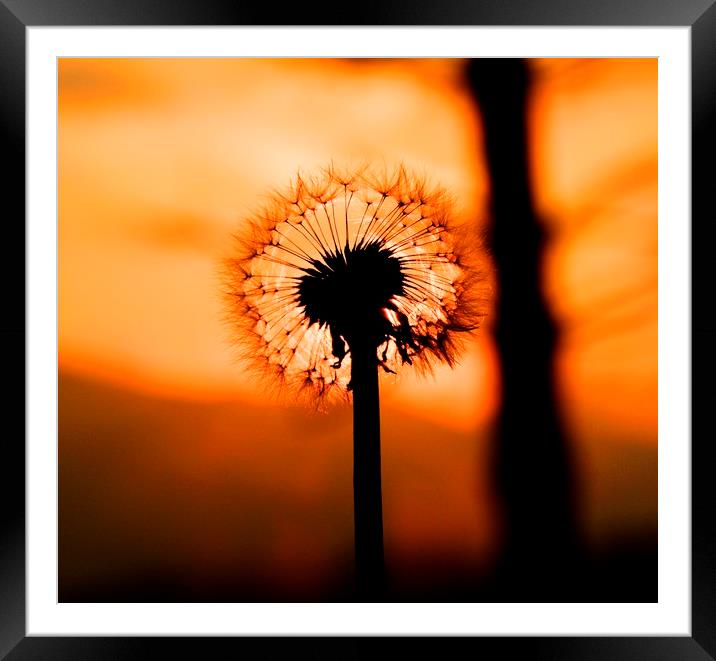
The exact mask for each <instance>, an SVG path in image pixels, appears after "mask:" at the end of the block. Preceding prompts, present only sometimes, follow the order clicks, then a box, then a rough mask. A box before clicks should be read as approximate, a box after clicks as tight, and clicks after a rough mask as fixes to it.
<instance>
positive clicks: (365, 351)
mask: <svg viewBox="0 0 716 661" xmlns="http://www.w3.org/2000/svg"><path fill="white" fill-rule="evenodd" d="M451 212H452V203H451V200H450V198H449V197H448V195H447V194H446V192H445V191H444V190H442V189H440V188H429V187H428V186H427V184H426V182H425V181H424V180H422V179H420V178H418V177H415V176H414V175H412V174H410V173H408V172H407V171H406V170H405V168H402V167H401V168H398V169H396V170H395V172H393V173H390V174H385V173H383V174H375V173H371V172H369V171H367V170H366V169H365V168H364V169H362V170H359V171H357V172H352V173H343V172H340V171H338V170H337V169H336V168H334V167H331V168H328V169H326V170H324V171H322V172H321V173H320V175H319V176H316V177H306V176H301V175H299V176H297V177H296V179H295V180H294V181H293V182H292V184H291V185H290V186H289V187H288V189H287V190H285V191H282V192H277V193H275V194H274V195H273V197H272V198H271V201H270V205H269V206H267V207H266V208H265V209H264V210H263V211H262V212H261V213H259V214H257V215H256V216H254V217H253V218H251V219H250V221H249V222H247V223H246V224H245V228H244V231H243V232H242V233H241V234H240V235H238V236H237V243H238V249H237V254H236V256H234V257H233V258H231V259H229V260H227V263H226V264H227V269H226V271H227V276H228V283H227V284H228V293H227V296H228V300H229V304H230V320H231V322H232V324H233V325H234V327H236V328H237V330H238V333H237V341H238V343H239V345H240V346H241V348H242V350H243V353H244V354H245V355H246V356H247V357H248V358H250V360H251V361H252V362H253V364H254V365H255V366H256V367H258V368H259V370H260V372H261V373H262V374H265V375H269V376H270V377H271V380H272V381H273V382H274V383H275V384H276V385H280V386H283V387H285V388H287V389H290V390H293V391H294V392H295V393H297V394H299V395H303V396H308V397H309V398H311V399H313V400H314V401H316V402H325V401H328V400H330V399H331V398H334V397H335V396H344V397H345V396H347V395H348V393H349V392H350V393H352V397H353V444H354V469H353V470H354V473H353V483H354V519H355V521H354V523H355V548H356V573H357V579H358V586H359V588H360V589H361V591H362V592H363V594H365V595H367V596H368V595H373V596H375V595H377V594H379V593H380V591H381V589H382V587H383V584H384V583H383V581H384V563H383V524H382V495H381V472H380V415H379V399H378V371H379V370H380V369H382V370H383V371H385V372H389V373H397V371H398V369H399V368H400V367H401V366H402V365H406V364H407V365H414V366H416V367H417V368H418V369H423V370H425V369H428V370H429V369H430V367H431V366H432V365H433V364H434V363H436V362H446V363H448V364H449V365H451V366H452V365H454V363H455V361H456V358H457V355H458V352H459V350H460V342H461V339H460V338H461V337H464V336H465V335H466V334H467V333H469V332H470V331H473V330H475V329H476V328H478V326H479V324H480V321H481V319H482V317H483V316H484V301H485V296H484V292H485V288H484V287H482V286H481V285H482V284H484V283H485V277H484V274H483V272H482V270H481V269H479V268H476V267H475V266H474V264H477V263H479V262H478V260H477V259H476V257H478V255H477V247H475V246H474V239H469V238H468V236H469V235H468V234H467V233H463V232H461V231H460V230H459V229H458V228H456V227H455V226H454V224H453V222H452V220H451ZM461 242H462V243H461ZM468 245H469V246H472V247H473V248H475V249H474V250H472V251H470V250H468V249H467V246H468Z"/></svg>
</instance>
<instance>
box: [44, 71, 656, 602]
mask: <svg viewBox="0 0 716 661" xmlns="http://www.w3.org/2000/svg"><path fill="white" fill-rule="evenodd" d="M463 67H464V62H462V61H458V60H447V61H444V60H392V61H391V60H355V61H350V60H322V59H308V60H273V59H267V60H251V59H161V58H160V59H61V60H60V61H59V64H58V73H59V157H58V158H59V398H60V417H59V449H60V454H59V461H60V521H59V523H60V599H61V600H62V597H63V591H66V593H67V594H73V595H82V594H96V592H97V591H100V592H101V589H102V587H103V586H107V587H108V588H114V587H116V586H118V585H139V584H141V583H142V582H143V581H144V582H146V581H149V582H151V583H153V584H157V585H161V586H164V587H167V586H169V587H167V589H170V591H171V590H175V591H176V594H178V595H181V594H182V590H184V589H186V590H189V591H191V590H199V589H202V588H204V587H208V588H211V586H214V585H220V584H221V583H222V582H224V581H227V580H228V581H229V582H231V581H235V582H236V583H237V584H242V585H248V586H249V588H248V589H249V590H251V589H253V590H255V591H256V593H257V594H259V596H264V595H268V596H270V594H271V592H270V586H279V585H280V586H281V587H280V591H281V594H282V595H283V596H286V595H289V596H291V595H297V596H300V595H301V594H303V592H302V591H305V590H308V589H311V588H312V587H315V586H316V585H318V586H320V585H332V584H334V583H335V582H340V581H341V580H343V579H342V577H343V576H344V575H345V574H346V572H350V564H351V562H352V486H351V484H352V483H351V475H352V440H351V413H350V408H349V407H348V406H337V407H332V408H331V409H329V410H328V411H326V412H323V413H319V414H316V413H312V412H310V411H305V410H303V409H301V408H299V407H297V406H296V405H295V404H293V403H291V402H286V401H279V400H276V399H275V398H273V397H272V396H271V395H270V394H269V393H266V392H265V391H264V389H263V388H259V387H258V386H257V384H256V383H254V382H252V380H251V379H250V378H247V377H246V375H245V369H244V368H243V367H242V366H241V365H240V364H237V363H236V361H235V359H234V355H235V352H234V350H233V349H232V347H231V345H230V341H229V340H230V338H231V333H230V331H229V330H228V329H227V328H226V326H225V324H224V322H223V321H222V319H223V316H224V310H223V307H222V306H223V303H222V299H221V295H220V294H221V292H220V285H219V275H218V267H219V262H220V260H221V259H222V257H224V256H225V255H226V254H227V251H230V249H231V238H230V237H231V233H232V232H233V231H235V230H236V228H237V227H238V225H239V224H240V223H241V222H242V218H245V217H246V216H247V215H248V214H249V213H250V212H251V211H252V210H253V209H255V208H256V206H257V205H259V204H260V203H261V201H262V199H263V198H262V196H264V195H265V194H266V193H267V192H269V191H270V190H271V189H272V188H273V187H276V186H281V185H283V184H285V183H287V181H288V179H289V178H290V177H291V176H293V175H294V174H295V172H296V170H297V169H298V168H299V167H300V168H301V169H303V170H306V171H310V170H311V169H313V168H317V167H320V166H323V165H326V164H327V163H329V162H331V161H334V162H336V163H344V162H349V163H350V162H357V161H360V162H365V161H368V162H371V161H378V162H380V163H387V164H393V163H395V162H404V163H405V164H406V165H408V166H410V167H413V168H415V169H417V170H418V171H420V172H426V173H429V176H430V177H431V178H432V179H433V180H435V181H438V182H440V183H441V184H443V185H444V186H446V187H447V188H449V189H450V190H451V191H452V192H453V193H454V194H455V196H456V198H457V200H458V201H459V209H458V215H459V217H460V218H461V219H462V220H464V221H466V222H471V223H474V224H475V227H476V230H484V229H486V228H488V227H489V222H490V219H489V213H488V206H487V204H488V196H489V190H488V179H487V173H486V164H485V162H484V158H483V155H482V152H481V144H482V134H481V126H480V116H479V109H478V108H476V107H475V106H474V104H473V101H472V99H471V97H470V95H469V93H468V91H467V90H466V88H465V87H464V83H463V78H462V76H463ZM530 68H531V73H532V78H533V93H532V96H531V100H530V107H529V130H530V136H531V142H530V158H531V169H532V176H533V180H532V184H533V192H534V197H535V203H536V206H537V211H538V214H539V216H540V217H541V218H542V219H543V222H544V224H545V226H546V228H547V229H548V231H549V243H548V250H547V254H546V259H545V267H544V286H545V291H546V293H547V295H548V300H549V302H550V304H551V306H552V311H553V314H554V315H555V317H556V319H557V320H558V323H559V326H560V331H561V340H560V346H559V351H558V357H557V364H556V369H557V374H558V382H559V388H560V402H561V406H562V412H563V415H564V419H565V423H566V425H567V429H568V436H569V439H570V442H571V444H572V449H573V452H574V454H575V457H576V459H577V473H578V488H579V511H580V519H581V521H582V525H583V531H584V534H585V535H586V538H587V539H588V540H589V541H590V543H591V544H593V545H595V546H599V545H608V544H610V543H611V542H612V541H613V540H615V539H617V538H619V537H620V536H629V535H635V536H638V535H641V534H651V533H653V532H654V531H655V530H656V514H657V512H656V479H657V471H656V467H657V464H656V445H657V405H656V402H657V184H656V182H657V103H656V100H657V61H656V60H629V59H613V60H608V59H596V60H581V59H580V60H568V59H551V60H533V61H531V62H530ZM499 386H500V383H499V364H498V360H497V355H496V351H495V346H494V343H493V340H492V338H491V335H490V328H489V323H488V325H487V326H486V327H485V329H483V331H482V332H481V334H480V336H479V337H477V338H476V339H475V340H474V341H473V342H472V343H471V344H470V348H469V350H468V351H467V352H466V353H465V355H464V356H463V359H462V360H461V362H460V365H459V366H458V367H457V368H456V369H455V370H450V369H449V368H445V369H439V370H438V371H437V372H436V374H435V377H434V378H421V377H418V376H416V375H414V374H412V373H411V372H410V369H409V368H408V369H405V370H404V371H403V372H402V373H401V374H400V375H399V376H398V377H397V378H396V377H392V376H387V375H385V376H384V377H382V382H381V388H382V393H381V396H382V425H383V434H382V435H383V440H382V445H383V479H384V487H383V489H384V493H383V499H384V524H385V550H386V562H387V564H388V569H389V571H390V573H391V576H392V577H394V580H395V581H396V583H397V584H402V585H405V586H410V585H413V584H415V583H416V582H418V583H420V584H421V585H429V583H430V581H431V580H436V581H437V580H449V579H450V576H454V578H455V580H458V579H460V580H463V579H464V577H465V576H475V577H479V576H482V575H484V574H485V573H486V572H489V568H490V565H491V563H492V562H493V560H494V556H495V553H496V552H497V551H498V549H499V543H500V517H499V510H498V505H497V501H496V496H495V494H494V493H493V491H492V485H491V481H490V476H489V460H490V452H491V445H490V444H491V442H492V422H493V420H494V417H495V415H496V412H497V408H498V406H499ZM435 567H441V568H442V569H441V571H437V572H436V571H434V568H435ZM431 575H434V577H435V578H434V579H432V578H431ZM446 577H447V578H446ZM267 586H269V587H267ZM277 589H278V588H277ZM93 590H94V591H95V592H92V591H93Z"/></svg>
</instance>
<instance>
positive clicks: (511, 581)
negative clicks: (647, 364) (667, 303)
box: [468, 59, 579, 601]
mask: <svg viewBox="0 0 716 661" xmlns="http://www.w3.org/2000/svg"><path fill="white" fill-rule="evenodd" d="M468 81H469V85H470V88H471V91H472V93H473V95H474V97H475V100H476V102H477V104H478V107H479V110H480V112H481V114H482V120H483V127H484V134H485V148H486V157H487V162H488V166H489V172H490V178H491V191H492V199H491V204H492V220H493V225H492V234H491V236H492V250H493V255H494V259H495V262H496V267H497V278H498V294H499V300H498V304H497V325H496V340H497V345H498V349H499V354H500V361H501V367H502V406H501V411H500V414H499V420H498V430H497V445H496V448H495V461H496V466H495V475H496V478H497V490H498V493H499V497H500V499H501V506H502V516H503V523H504V526H505V529H504V533H505V537H504V547H503V554H502V565H501V569H502V572H501V573H500V590H507V591H508V592H507V594H508V596H509V595H510V594H511V595H517V599H518V600H521V601H526V600H537V601H541V600H545V601H553V600H555V599H558V600H559V599H562V598H563V595H565V594H566V593H567V592H569V591H570V589H572V588H574V587H576V586H574V585H573V583H574V574H573V572H574V569H575V568H576V566H577V562H578V561H579V552H578V549H579V535H578V533H577V521H576V516H575V511H576V508H575V498H574V493H573V491H574V490H573V475H572V467H571V463H570V458H569V448H568V447H567V444H566V443H565V438H564V435H563V431H562V427H561V424H560V420H559V415H558V407H557V401H556V395H555V384H554V353H555V346H556V343H557V328H556V326H555V324H554V322H553V320H552V317H551V315H550V312H549V308H548V306H547V303H546V301H545V300H544V296H543V293H542V288H541V285H542V279H543V278H542V273H543V271H542V261H541V258H542V249H543V242H544V235H543V230H542V227H541V225H540V223H539V221H538V219H537V217H536V214H535V211H534V208H533V203H532V196H531V192H530V178H529V163H528V153H527V144H528V142H527V140H528V138H527V128H526V127H527V124H526V102H527V98H528V87H529V81H528V71H527V68H526V64H525V62H524V61H523V60H521V59H473V60H470V64H469V65H468ZM510 598H512V597H510Z"/></svg>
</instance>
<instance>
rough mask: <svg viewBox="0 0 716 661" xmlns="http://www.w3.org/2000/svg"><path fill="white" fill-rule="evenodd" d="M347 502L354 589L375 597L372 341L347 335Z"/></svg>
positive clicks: (378, 497)
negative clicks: (349, 491) (349, 461)
mask: <svg viewBox="0 0 716 661" xmlns="http://www.w3.org/2000/svg"><path fill="white" fill-rule="evenodd" d="M348 345H349V347H350V350H351V365H352V367H351V384H352V389H353V508H354V527H355V539H354V543H355V563H356V581H357V587H358V594H359V596H360V597H362V598H365V599H369V600H370V599H377V598H380V596H381V595H382V594H383V592H384V589H385V563H384V558H383V497H382V489H381V470H380V403H379V395H378V364H377V359H376V347H375V346H372V343H371V342H366V341H365V340H364V339H363V338H353V339H352V340H349V342H348Z"/></svg>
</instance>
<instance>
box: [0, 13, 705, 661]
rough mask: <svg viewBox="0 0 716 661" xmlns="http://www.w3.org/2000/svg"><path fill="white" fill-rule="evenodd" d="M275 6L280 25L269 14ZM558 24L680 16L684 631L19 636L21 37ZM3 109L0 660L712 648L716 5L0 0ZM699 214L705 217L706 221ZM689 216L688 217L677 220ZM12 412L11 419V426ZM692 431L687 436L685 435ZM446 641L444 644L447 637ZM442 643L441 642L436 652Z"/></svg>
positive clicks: (646, 654) (676, 654) (556, 655)
mask: <svg viewBox="0 0 716 661" xmlns="http://www.w3.org/2000/svg"><path fill="white" fill-rule="evenodd" d="M277 17H280V18H281V22H280V23H277V22H276V19H277ZM276 24H279V25H529V26H537V25H559V26H578V25H579V26H616V25H623V26H639V25H643V26H690V28H691V56H692V71H691V76H692V87H691V89H692V224H691V235H692V319H691V323H692V366H693V367H692V430H693V431H692V439H691V448H692V566H691V570H692V628H691V632H692V635H691V637H688V636H684V637H653V638H648V637H614V638H609V637H554V638H550V637H535V638H526V637H517V638H493V637H485V638H470V639H459V640H458V639H454V638H452V639H440V640H436V639H420V640H417V641H414V640H408V639H394V638H381V639H374V638H311V639H309V638H272V639H256V638H169V637H155V638H139V637H137V638H119V637H111V638H110V637H108V638H100V637H92V638H83V637H64V638H60V637H26V635H25V631H26V629H25V520H24V519H25V517H24V502H25V500H24V499H25V441H24V428H25V418H24V414H23V413H22V412H23V411H24V401H25V390H24V387H21V384H23V386H24V383H25V362H24V347H25V323H24V320H25V290H24V287H19V286H17V283H18V280H19V277H22V276H18V274H19V273H23V274H24V259H25V258H24V254H25V253H24V245H25V235H24V223H23V222H22V220H21V219H22V218H24V211H25V193H24V190H25V185H24V184H25V40H26V28H28V27H35V26H96V25H118V26H119V25H125V26H132V25H155V26H156V25H244V26H251V25H276ZM0 90H2V94H1V95H0V110H1V114H0V117H2V120H1V122H2V124H1V126H2V143H1V144H2V146H3V153H4V159H3V160H4V161H5V162H6V164H7V165H8V166H9V167H7V169H6V171H5V174H4V175H3V177H2V179H1V181H2V183H1V184H0V185H2V189H3V193H4V195H3V197H2V199H3V202H4V204H3V210H4V216H5V222H4V223H3V232H4V238H5V241H4V242H3V245H4V246H5V248H6V250H5V251H4V255H3V258H2V259H0V265H1V266H0V268H2V270H3V273H2V275H3V276H4V277H3V280H2V282H4V283H5V284H6V286H5V287H4V288H3V305H2V308H3V312H4V313H5V314H3V320H2V322H1V323H2V326H1V327H0V330H1V332H2V342H1V343H0V346H1V347H2V359H3V360H2V364H3V368H4V369H3V371H2V374H3V380H4V382H5V384H6V386H7V388H6V394H5V397H4V398H3V402H4V410H5V414H6V415H5V420H6V425H5V433H4V434H3V443H2V450H3V452H2V456H3V458H4V461H3V466H4V469H5V470H4V471H3V477H2V480H1V483H2V486H1V489H2V496H3V500H2V503H3V505H2V508H1V510H2V511H1V512H0V517H2V521H1V525H2V527H1V529H0V563H1V565H0V658H7V659H8V660H11V661H18V660H21V659H43V660H50V659H72V660H74V661H81V660H84V659H136V658H145V657H146V658H158V657H162V656H166V657H169V658H171V657H173V656H174V655H175V654H179V653H181V654H189V655H191V656H193V657H195V658H224V656H228V655H229V654H230V655H231V656H232V658H234V657H235V656H236V655H237V654H240V653H242V652H247V651H248V650H249V649H250V648H251V647H253V646H254V645H257V646H260V647H261V654H262V655H263V656H264V657H268V658H273V657H279V656H280V657H283V656H289V655H290V656H294V655H296V654H298V653H304V654H308V655H309V656H311V657H321V658H322V657H324V656H325V657H327V658H329V657H330V658H336V659H344V658H359V657H360V656H362V655H365V656H366V657H369V656H373V655H378V654H379V653H380V654H384V653H391V652H393V653H395V654H400V655H404V654H405V653H406V648H407V647H409V646H410V645H412V644H417V645H420V651H421V652H422V653H426V654H428V655H429V654H431V653H432V654H434V655H435V656H438V655H439V656H440V657H443V658H444V657H446V656H448V655H449V656H452V654H453V652H452V651H451V650H452V649H453V645H454V646H455V648H454V649H455V650H457V644H458V643H459V644H460V645H464V644H467V645H468V646H469V650H470V651H469V653H471V654H489V653H490V652H494V651H499V653H500V657H502V656H503V655H508V656H511V655H512V654H515V655H520V656H525V657H527V658H534V659H610V660H612V661H618V660H620V659H650V660H658V659H682V660H684V661H688V660H691V659H693V660H697V659H699V660H704V661H706V660H707V659H709V658H711V659H716V516H714V512H713V510H714V507H713V506H714V505H716V496H715V495H714V494H716V490H714V489H713V486H712V483H713V478H712V475H711V473H712V468H711V467H712V465H713V464H712V462H711V461H710V459H711V458H712V457H713V453H712V451H711V441H712V437H713V433H709V432H713V423H710V420H709V418H708V417H707V412H708V406H709V404H710V403H711V396H710V394H711V393H710V390H709V387H708V384H709V377H710V376H711V375H712V374H713V373H714V369H716V351H715V350H714V347H715V346H716V311H715V308H714V306H713V305H711V304H710V303H711V301H710V299H711V298H712V297H711V296H710V293H711V292H710V282H711V279H710V278H709V275H711V268H710V267H711V263H712V261H713V260H712V258H711V256H710V254H709V252H708V251H709V250H710V246H711V243H710V242H709V240H708V233H707V232H708V228H709V225H711V224H713V219H714V218H715V217H716V214H715V213H714V195H713V193H712V190H713V177H712V176H711V172H712V168H713V166H712V164H711V161H712V158H713V154H714V153H716V149H715V147H716V138H715V137H714V135H716V132H715V131H714V130H713V128H712V127H711V119H712V117H713V115H714V109H715V107H716V6H715V5H714V0H680V1H679V2H674V0H650V1H648V2H647V1H646V0H634V1H632V2H624V1H623V0H604V1H602V2H600V3H595V2H593V1H592V0H539V1H535V0H511V1H510V0H487V1H485V0H481V1H479V2H472V3H469V2H467V1H465V0H463V1H462V2H461V1H460V0H451V1H446V0H443V1H442V2H439V3H438V2H433V1H432V0H418V1H414V2H412V3H410V4H408V3H401V2H399V0H383V1H382V2H380V3H378V2H376V3H368V4H364V5H360V7H358V6H355V5H349V4H345V5H342V4H340V3H334V4H333V6H332V8H331V9H330V11H329V10H326V9H323V10H320V11H314V10H312V8H310V7H307V6H304V5H302V4H299V3H295V4H293V5H292V6H290V7H288V8H281V9H280V10H279V9H278V8H277V7H275V6H273V5H268V3H248V2H242V1H241V0H237V1H234V2H215V1H212V0H203V1H199V0H145V1H142V0H0ZM709 221H712V222H711V223H709ZM686 222H687V221H686ZM10 423H14V424H10ZM688 441H689V439H684V442H688ZM446 646H447V647H446ZM446 650H447V651H446Z"/></svg>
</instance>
